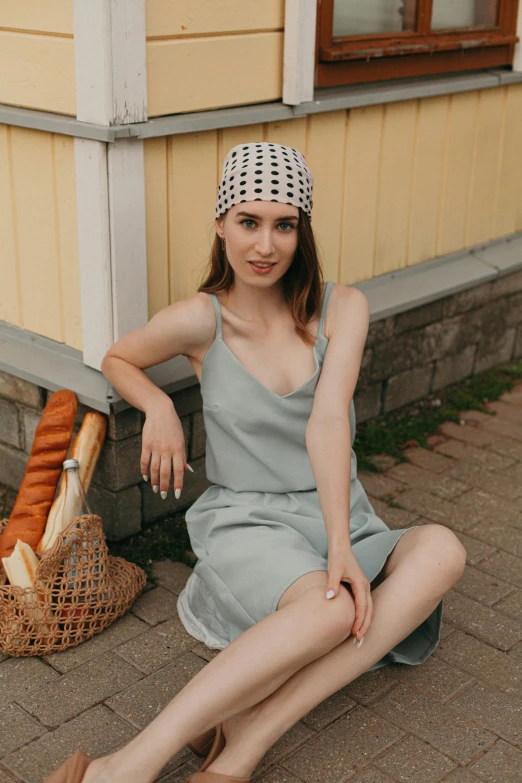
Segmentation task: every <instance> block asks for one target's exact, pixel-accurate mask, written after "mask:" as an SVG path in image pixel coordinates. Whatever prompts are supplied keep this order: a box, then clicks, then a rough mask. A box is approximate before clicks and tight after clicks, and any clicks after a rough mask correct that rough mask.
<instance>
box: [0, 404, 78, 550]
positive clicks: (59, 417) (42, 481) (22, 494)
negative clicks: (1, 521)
mask: <svg viewBox="0 0 522 783" xmlns="http://www.w3.org/2000/svg"><path fill="white" fill-rule="evenodd" d="M77 409H78V401H77V399H76V395H75V394H74V393H73V392H72V391H69V390H68V389H60V391H57V392H55V394H53V395H52V396H51V397H50V398H49V400H48V402H47V405H46V406H45V408H44V411H43V413H42V417H41V419H40V422H39V424H38V426H37V428H36V432H35V435H34V441H33V447H32V449H31V454H30V456H29V460H28V462H27V466H26V469H25V475H24V478H23V481H22V484H21V486H20V489H19V491H18V495H17V497H16V500H15V504H14V508H13V511H12V513H11V516H10V517H9V521H8V523H7V525H6V526H5V528H4V530H3V533H2V536H1V537H0V557H2V558H4V557H9V555H11V554H12V552H13V550H14V548H15V546H16V542H17V540H18V539H20V540H21V541H23V542H24V543H26V544H29V546H30V547H31V548H32V549H33V550H34V549H35V547H36V545H37V544H38V542H39V540H40V539H41V537H42V534H43V532H44V530H45V525H46V522H47V516H48V514H49V509H50V508H51V505H52V503H53V499H54V495H55V493H56V487H57V485H58V481H59V478H60V475H61V472H62V468H63V461H64V459H65V458H66V456H67V452H68V451H69V446H70V444H71V439H72V434H73V429H74V422H75V419H76V411H77Z"/></svg>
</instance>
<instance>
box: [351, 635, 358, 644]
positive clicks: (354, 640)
mask: <svg viewBox="0 0 522 783" xmlns="http://www.w3.org/2000/svg"><path fill="white" fill-rule="evenodd" d="M356 641H357V636H354V637H353V642H352V644H355V642H356Z"/></svg>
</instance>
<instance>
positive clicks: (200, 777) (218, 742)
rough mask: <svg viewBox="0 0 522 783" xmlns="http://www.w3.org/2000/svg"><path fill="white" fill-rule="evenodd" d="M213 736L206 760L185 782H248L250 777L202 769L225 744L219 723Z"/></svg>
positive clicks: (208, 764) (214, 757) (207, 765)
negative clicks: (221, 773) (236, 776)
mask: <svg viewBox="0 0 522 783" xmlns="http://www.w3.org/2000/svg"><path fill="white" fill-rule="evenodd" d="M215 732H216V734H215V737H214V741H213V743H212V747H211V748H210V752H209V754H208V756H207V758H206V761H205V762H204V763H203V765H202V766H201V767H200V768H199V769H198V771H197V772H194V773H193V774H192V775H190V776H189V778H188V780H187V783H250V780H251V778H250V777H248V778H234V777H232V776H231V775H218V773H217V772H205V771H204V770H206V769H207V767H209V766H210V765H211V764H212V762H213V761H214V759H216V758H217V757H218V756H219V754H220V753H221V751H222V750H223V748H224V747H225V745H226V740H225V735H224V734H223V728H222V726H221V723H220V724H219V725H218V726H216V729H215ZM200 736H201V735H200Z"/></svg>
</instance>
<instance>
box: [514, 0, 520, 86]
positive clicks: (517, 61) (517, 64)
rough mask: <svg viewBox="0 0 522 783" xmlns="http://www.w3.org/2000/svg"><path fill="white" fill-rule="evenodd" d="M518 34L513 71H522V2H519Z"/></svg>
mask: <svg viewBox="0 0 522 783" xmlns="http://www.w3.org/2000/svg"><path fill="white" fill-rule="evenodd" d="M517 35H518V37H519V38H520V40H519V42H518V43H517V44H515V56H514V57H513V71H518V72H520V71H522V2H520V1H519V3H518V15H517Z"/></svg>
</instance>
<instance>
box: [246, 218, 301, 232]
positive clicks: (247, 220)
mask: <svg viewBox="0 0 522 783" xmlns="http://www.w3.org/2000/svg"><path fill="white" fill-rule="evenodd" d="M245 223H254V221H253V220H251V219H250V218H246V220H242V221H241V225H242V226H244V225H245ZM279 225H280V226H289V227H290V228H291V229H292V228H293V225H292V224H291V223H286V222H285V221H284V220H283V221H282V222H281V223H279ZM285 233H288V232H285Z"/></svg>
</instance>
